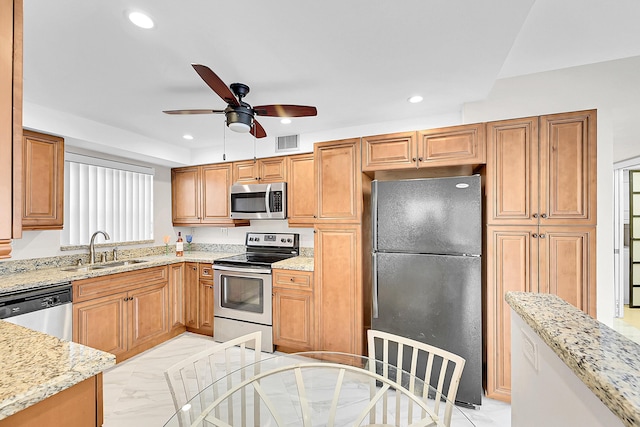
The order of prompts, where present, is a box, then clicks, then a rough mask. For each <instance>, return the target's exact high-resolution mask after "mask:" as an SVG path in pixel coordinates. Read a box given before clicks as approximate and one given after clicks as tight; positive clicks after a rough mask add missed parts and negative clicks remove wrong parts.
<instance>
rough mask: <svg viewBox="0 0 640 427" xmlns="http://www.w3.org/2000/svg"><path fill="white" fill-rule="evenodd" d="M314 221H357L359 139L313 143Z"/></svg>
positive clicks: (358, 216)
mask: <svg viewBox="0 0 640 427" xmlns="http://www.w3.org/2000/svg"><path fill="white" fill-rule="evenodd" d="M313 157H314V160H315V165H314V167H315V176H316V188H317V193H316V197H317V199H316V210H317V212H316V216H317V218H316V222H317V223H318V222H331V223H356V224H357V223H360V221H361V217H362V178H361V173H360V140H359V139H346V140H342V141H329V142H319V143H316V144H314V147H313Z"/></svg>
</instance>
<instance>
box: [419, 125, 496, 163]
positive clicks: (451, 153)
mask: <svg viewBox="0 0 640 427" xmlns="http://www.w3.org/2000/svg"><path fill="white" fill-rule="evenodd" d="M484 127H485V126H484V123H477V124H471V125H461V126H452V127H446V128H440V129H429V130H422V131H419V132H418V165H419V167H425V166H457V165H469V164H482V163H485V157H486V155H485V151H486V149H485V147H486V142H485V137H484Z"/></svg>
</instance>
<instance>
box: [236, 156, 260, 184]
mask: <svg viewBox="0 0 640 427" xmlns="http://www.w3.org/2000/svg"><path fill="white" fill-rule="evenodd" d="M259 178H260V169H259V168H258V161H257V160H243V161H241V162H233V183H234V184H257V183H258V182H259V181H260V179H259Z"/></svg>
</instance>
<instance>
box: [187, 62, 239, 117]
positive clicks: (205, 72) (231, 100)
mask: <svg viewBox="0 0 640 427" xmlns="http://www.w3.org/2000/svg"><path fill="white" fill-rule="evenodd" d="M191 66H192V67H193V69H194V70H196V73H198V75H199V76H200V77H202V80H204V82H205V83H206V84H207V85H208V86H209V87H210V88H211V89H213V91H214V92H215V93H217V94H218V96H219V97H220V98H222V99H224V100H225V102H226V103H227V104H229V105H233V106H235V107H237V106H239V105H240V103H239V102H238V99H237V98H236V96H235V95H234V94H233V92H231V89H229V86H227V85H226V84H225V83H224V82H223V81H222V80H221V79H220V77H218V76H217V75H216V73H214V72H213V71H211V68H209V67H207V66H206V65H200V64H191Z"/></svg>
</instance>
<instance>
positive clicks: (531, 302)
mask: <svg viewBox="0 0 640 427" xmlns="http://www.w3.org/2000/svg"><path fill="white" fill-rule="evenodd" d="M506 301H507V303H509V305H510V306H511V308H512V310H513V312H514V313H515V314H517V316H515V318H512V345H513V348H512V357H513V358H514V365H513V366H512V368H514V371H513V373H512V375H513V376H514V378H513V391H512V402H511V404H512V422H513V421H514V420H515V417H516V415H517V414H519V413H520V412H519V411H520V409H519V408H518V402H519V401H520V400H518V399H519V397H518V396H519V394H518V393H520V394H522V396H523V399H521V400H522V402H521V403H522V406H521V409H522V411H521V412H522V415H523V418H524V419H529V420H530V419H532V418H534V417H535V416H536V415H535V412H536V410H537V409H540V408H537V406H535V405H542V406H543V407H544V408H545V410H544V411H542V412H541V414H546V415H541V416H545V417H553V415H552V414H553V411H554V410H558V411H562V410H567V411H569V409H566V408H568V407H569V403H568V402H569V401H570V399H572V398H573V396H571V395H570V394H575V396H581V397H579V398H578V399H577V401H576V402H577V403H576V404H577V405H586V406H583V407H582V408H581V409H580V410H573V411H571V412H570V413H568V414H567V417H568V418H570V419H573V420H574V421H575V420H576V416H577V415H580V416H585V417H588V416H589V415H588V414H590V413H591V412H590V411H593V413H596V409H595V407H596V406H598V404H600V402H601V403H602V404H603V405H604V406H603V408H605V407H606V408H608V410H609V411H611V413H612V414H613V415H612V417H613V418H617V419H619V421H617V420H615V423H612V422H608V423H606V424H589V423H591V421H592V420H593V421H594V422H598V421H597V420H594V419H595V418H597V417H593V416H592V417H590V419H589V420H587V421H586V423H587V424H580V423H578V424H580V425H608V426H612V425H625V426H636V425H639V424H640V376H638V372H640V345H639V344H637V343H635V342H633V341H631V340H629V339H628V338H626V337H624V336H623V335H621V334H619V333H618V332H616V331H614V330H613V329H611V328H610V327H608V326H607V325H605V324H603V323H601V322H599V321H597V320H596V319H594V318H593V317H591V316H589V315H587V314H586V313H584V312H582V311H580V310H578V309H577V308H576V307H574V306H572V305H570V304H569V303H567V302H565V301H564V300H562V299H560V298H558V297H557V296H555V295H550V294H539V293H528V292H508V293H507V295H506ZM518 316H519V317H520V319H521V320H520V319H518ZM518 325H522V326H518ZM527 329H529V330H530V331H532V332H531V333H529V332H527ZM538 337H539V339H538ZM540 340H541V341H540ZM537 341H539V344H537V343H536V342H537ZM516 342H520V344H518V345H516ZM544 344H546V346H545V345H544ZM542 347H548V348H549V349H550V350H549V351H548V355H547V356H545V351H546V349H545V348H542ZM554 354H555V356H557V358H559V360H558V363H557V364H554V363H555V362H554V361H553V360H552V359H555V360H557V358H555V357H554V356H553V355H554ZM517 358H522V359H523V360H522V361H521V363H519V364H518V366H520V368H521V369H519V370H518V369H516V365H517V364H516V363H515V362H516V359H517ZM563 364H564V365H566V366H564V367H563V366H562V365H563ZM549 367H552V368H553V369H551V368H549ZM567 368H568V369H567ZM565 370H566V372H567V373H566V374H562V375H561V373H562V372H564V371H565ZM528 371H530V372H529V373H527V372H528ZM571 373H572V374H573V375H574V377H573V378H575V380H572V379H571V378H570V377H571ZM545 375H546V376H547V377H546V379H544V381H541V382H540V383H539V384H543V385H542V387H544V388H545V389H544V390H529V389H531V388H532V387H533V388H535V384H536V383H535V382H536V381H538V379H539V378H541V377H544V376H545ZM520 377H522V381H521V386H522V387H521V388H520V389H519V390H516V387H517V384H518V382H517V381H518V379H519V378H520ZM568 384H572V385H571V386H568ZM583 386H586V388H584V387H583ZM567 387H568V388H567ZM583 388H584V391H581V390H582V389H583ZM563 391H564V393H563ZM589 392H590V393H592V394H593V396H595V397H596V398H597V400H596V399H594V400H593V402H591V404H589V403H588V402H587V401H588V399H589V396H588V395H586V394H588V393H589ZM526 393H533V394H534V395H535V396H536V397H535V399H534V398H533V397H532V396H529V395H526ZM580 393H582V394H580ZM556 394H562V396H561V397H560V396H556ZM546 400H548V401H546ZM598 400H599V401H600V402H598ZM559 402H562V404H561V405H560V404H559ZM556 403H558V406H557V407H555V405H556ZM552 406H554V408H551V407H552ZM536 408H537V409H536ZM563 408H565V409H563ZM605 410H606V409H605ZM527 411H529V412H531V411H532V412H533V413H528V412H527ZM585 414H587V415H585ZM604 415H605V416H606V415H607V414H606V413H605V414H604ZM532 422H534V423H535V420H534V421H532ZM617 423H620V424H617ZM578 424H574V425H578ZM514 425H515V424H514ZM532 425H533V424H532Z"/></svg>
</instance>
